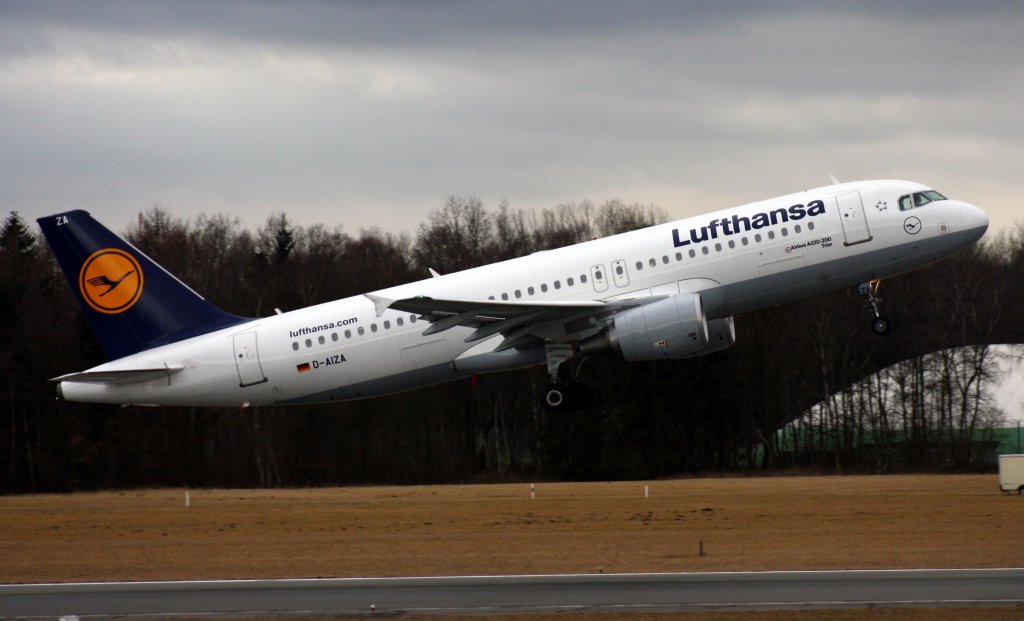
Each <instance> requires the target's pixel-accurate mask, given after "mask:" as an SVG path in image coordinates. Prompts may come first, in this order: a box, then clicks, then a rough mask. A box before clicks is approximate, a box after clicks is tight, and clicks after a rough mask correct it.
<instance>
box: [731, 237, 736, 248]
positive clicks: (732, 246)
mask: <svg viewBox="0 0 1024 621" xmlns="http://www.w3.org/2000/svg"><path fill="white" fill-rule="evenodd" d="M729 247H730V248H735V247H736V242H735V241H734V240H731V239H730V240H729Z"/></svg>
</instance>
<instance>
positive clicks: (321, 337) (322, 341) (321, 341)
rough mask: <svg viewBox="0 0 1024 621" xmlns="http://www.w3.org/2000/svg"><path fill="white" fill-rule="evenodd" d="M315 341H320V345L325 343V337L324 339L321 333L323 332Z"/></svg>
mask: <svg viewBox="0 0 1024 621" xmlns="http://www.w3.org/2000/svg"><path fill="white" fill-rule="evenodd" d="M316 341H317V343H320V344H321V345H323V344H324V343H326V342H327V339H325V338H324V335H323V334H321V335H320V338H318V339H317V340H316Z"/></svg>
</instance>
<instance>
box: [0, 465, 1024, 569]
mask: <svg viewBox="0 0 1024 621" xmlns="http://www.w3.org/2000/svg"><path fill="white" fill-rule="evenodd" d="M648 485H649V486H650V497H649V498H645V497H644V489H643V488H644V483H640V482H637V483H564V484H538V485H537V497H536V498H533V499H531V497H530V489H529V486H528V485H461V486H422V487H355V488H332V489H312V490H267V491H264V490H227V491H225V490H193V491H192V492H191V493H190V495H191V507H189V508H186V507H185V502H184V501H185V491H184V490H153V491H131V492H113V493H88V494H72V495H39V496H12V497H4V498H0V558H2V559H3V562H2V563H0V582H8V583H10V582H50V581H94V580H159V579H200V578H264V577H316V576H417V575H420V576H426V575H447V574H453V575H458V574H521V573H525V574H530V573H556V572H557V573H561V572H569V573H589V572H597V571H603V572H606V573H612V572H666V571H667V572H674V571H725V570H737V571H738V570H774V569H854V568H864V569H874V568H913V567H926V568H943V567H1019V566H1022V565H1024V528H1021V527H1022V525H1024V498H1021V497H1019V496H1004V495H1002V494H1000V493H999V491H998V487H997V483H996V479H995V477H994V476H991V475H980V476H885V477H870V476H865V477H777V478H704V479H683V480H672V481H654V482H649V483H648ZM701 542H703V549H704V555H703V556H701V555H700V554H699V550H700V546H701Z"/></svg>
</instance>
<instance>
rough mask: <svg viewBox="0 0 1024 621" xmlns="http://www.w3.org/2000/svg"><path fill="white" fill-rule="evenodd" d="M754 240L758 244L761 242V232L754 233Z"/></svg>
mask: <svg viewBox="0 0 1024 621" xmlns="http://www.w3.org/2000/svg"><path fill="white" fill-rule="evenodd" d="M754 241H756V242H757V243H759V244H760V243H761V234H760V233H755V234H754Z"/></svg>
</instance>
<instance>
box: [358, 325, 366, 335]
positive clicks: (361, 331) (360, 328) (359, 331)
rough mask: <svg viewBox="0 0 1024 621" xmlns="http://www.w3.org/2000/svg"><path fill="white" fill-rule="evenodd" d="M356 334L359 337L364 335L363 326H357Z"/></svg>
mask: <svg viewBox="0 0 1024 621" xmlns="http://www.w3.org/2000/svg"><path fill="white" fill-rule="evenodd" d="M356 334H358V335H359V336H362V335H364V334H366V330H364V329H363V326H359V327H358V328H356Z"/></svg>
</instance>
